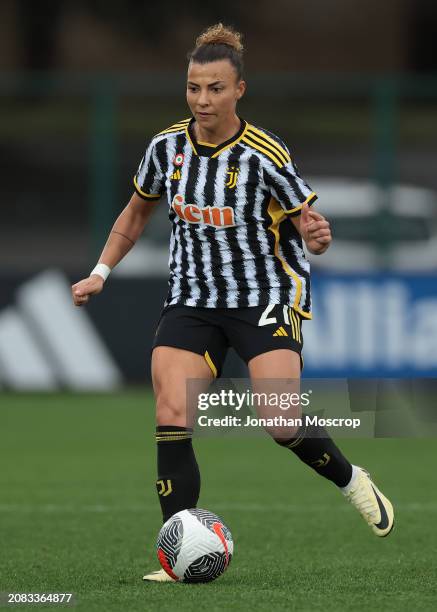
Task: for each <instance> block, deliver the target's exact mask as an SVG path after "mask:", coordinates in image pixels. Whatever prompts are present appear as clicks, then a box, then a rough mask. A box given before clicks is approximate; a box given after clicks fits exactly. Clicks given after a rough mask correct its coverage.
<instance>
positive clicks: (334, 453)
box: [276, 425, 352, 487]
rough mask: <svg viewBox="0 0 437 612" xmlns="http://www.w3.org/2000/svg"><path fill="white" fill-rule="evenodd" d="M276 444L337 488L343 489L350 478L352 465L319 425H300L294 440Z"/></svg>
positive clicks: (279, 441) (280, 441)
mask: <svg viewBox="0 0 437 612" xmlns="http://www.w3.org/2000/svg"><path fill="white" fill-rule="evenodd" d="M276 442H277V443H278V444H280V445H281V446H284V447H286V448H289V449H290V450H291V451H292V452H293V453H294V454H295V455H297V456H298V457H299V459H300V460H301V461H303V462H304V463H306V464H307V465H309V466H310V467H311V468H313V470H315V471H316V472H317V473H318V474H320V476H323V477H324V478H327V479H328V480H331V481H332V482H334V483H335V484H336V485H337V486H338V487H345V486H346V485H347V484H348V483H349V481H350V479H351V478H352V465H351V464H350V463H349V461H348V460H347V459H346V457H345V456H344V455H343V453H342V452H341V450H340V449H339V448H338V447H337V446H336V444H335V443H334V441H333V440H332V438H330V437H329V434H328V432H327V431H326V429H325V428H324V427H321V426H320V425H317V426H316V425H302V426H301V427H300V428H299V430H298V432H297V434H296V437H295V438H291V440H282V439H281V440H276Z"/></svg>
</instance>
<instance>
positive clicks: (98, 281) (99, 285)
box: [71, 274, 105, 306]
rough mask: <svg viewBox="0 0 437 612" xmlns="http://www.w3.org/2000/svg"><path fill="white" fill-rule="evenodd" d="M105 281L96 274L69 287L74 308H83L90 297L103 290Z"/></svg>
mask: <svg viewBox="0 0 437 612" xmlns="http://www.w3.org/2000/svg"><path fill="white" fill-rule="evenodd" d="M104 282H105V281H104V280H103V278H102V277H101V276H99V275H98V274H92V275H91V276H89V277H88V278H84V279H83V280H81V281H79V282H78V283H76V284H75V285H72V287H71V293H72V295H73V302H74V305H75V306H83V305H84V304H86V303H87V302H89V299H90V296H91V295H97V293H100V292H101V291H102V289H103V283H104Z"/></svg>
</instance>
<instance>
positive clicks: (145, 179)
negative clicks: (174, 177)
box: [134, 140, 165, 201]
mask: <svg viewBox="0 0 437 612" xmlns="http://www.w3.org/2000/svg"><path fill="white" fill-rule="evenodd" d="M164 182H165V180H164V175H163V173H162V170H161V166H160V164H159V159H158V156H157V152H156V146H155V144H154V141H153V140H152V141H151V142H150V144H149V146H148V147H147V150H146V153H145V154H144V157H143V159H142V160H141V162H140V165H139V167H138V170H137V173H136V174H135V176H134V185H135V191H136V192H137V194H138V195H139V196H140V197H141V198H143V200H147V201H155V200H159V198H160V197H161V194H162V192H163V190H164Z"/></svg>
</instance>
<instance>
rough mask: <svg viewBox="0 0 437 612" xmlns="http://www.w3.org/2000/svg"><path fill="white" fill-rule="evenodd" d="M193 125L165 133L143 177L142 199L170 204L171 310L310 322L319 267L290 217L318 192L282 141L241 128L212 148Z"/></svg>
mask: <svg viewBox="0 0 437 612" xmlns="http://www.w3.org/2000/svg"><path fill="white" fill-rule="evenodd" d="M193 123H194V119H185V120H183V121H180V122H178V123H176V124H174V125H173V126H171V127H170V128H167V129H166V130H164V131H162V132H160V133H159V134H157V135H156V136H155V137H154V138H153V139H152V141H151V142H150V144H149V146H148V147H147V150H146V153H145V155H144V157H143V159H142V160H141V163H140V166H139V168H138V171H137V173H136V175H135V177H134V185H135V189H136V191H137V193H138V194H139V195H140V196H141V197H142V198H144V199H145V200H149V201H153V200H158V199H159V198H161V197H164V196H166V199H167V201H168V205H169V218H170V221H171V223H172V233H171V241H170V257H169V268H170V279H169V292H168V296H167V299H166V302H165V305H166V306H169V305H174V304H184V305H186V306H195V307H204V308H242V307H246V306H260V305H263V304H287V305H289V306H291V307H292V308H294V310H296V311H297V312H299V313H300V314H301V315H302V316H304V317H306V318H310V317H311V297H310V277H309V272H310V269H309V262H308V260H307V259H306V258H305V254H304V251H303V248H302V239H301V237H300V235H299V233H298V232H297V230H296V229H295V227H294V225H293V223H292V222H291V220H290V219H288V217H291V216H295V215H299V214H300V211H301V208H302V204H303V203H304V202H308V203H309V204H312V203H313V202H314V201H315V200H316V199H317V196H316V194H315V193H314V192H313V191H312V190H311V189H310V187H309V186H308V185H307V184H306V183H305V181H303V180H302V178H301V177H300V176H299V173H298V170H297V168H296V165H295V164H294V163H293V161H292V160H291V158H290V154H289V151H288V149H287V147H286V146H285V144H284V143H283V142H282V141H281V140H280V139H279V138H278V137H277V136H275V135H274V134H272V133H270V132H268V131H266V130H264V129H262V128H258V127H255V126H253V125H251V124H249V123H247V122H246V121H244V120H241V127H240V129H239V131H238V132H237V134H235V136H233V138H231V139H230V140H228V141H227V142H224V143H222V144H220V145H211V144H208V143H202V142H197V141H196V139H195V136H194V130H193Z"/></svg>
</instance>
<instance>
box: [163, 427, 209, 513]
mask: <svg viewBox="0 0 437 612" xmlns="http://www.w3.org/2000/svg"><path fill="white" fill-rule="evenodd" d="M192 435H193V431H192V430H191V429H187V428H186V427H177V426H174V425H160V426H158V427H157V428H156V442H157V445H158V480H157V482H156V488H157V491H158V495H159V502H160V504H161V510H162V516H163V519H164V522H165V521H167V520H168V519H169V518H170V517H171V516H172V515H173V514H175V513H176V512H179V510H185V509H186V508H195V507H196V504H197V500H198V499H199V493H200V473H199V467H198V465H197V461H196V457H195V455H194V450H193V444H192V440H191V438H192Z"/></svg>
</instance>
